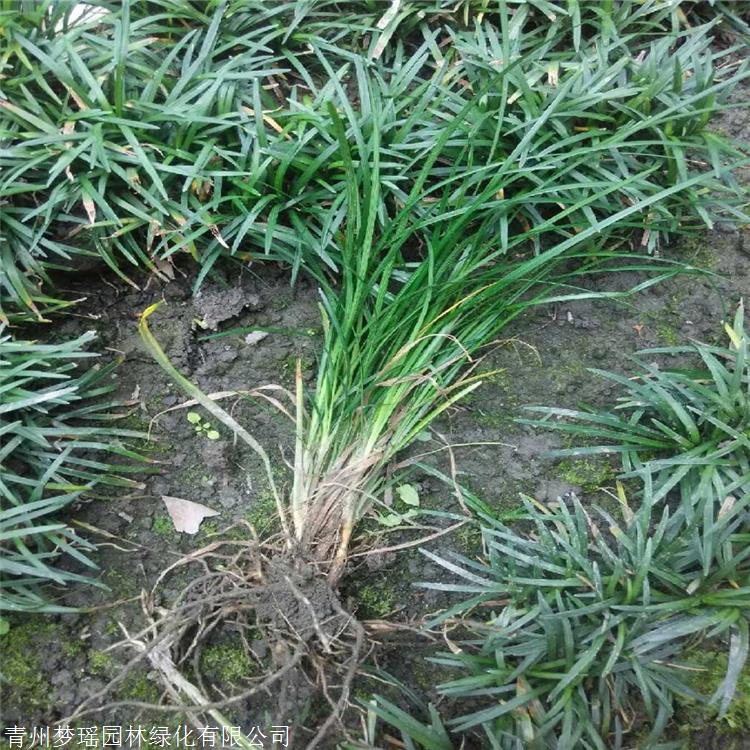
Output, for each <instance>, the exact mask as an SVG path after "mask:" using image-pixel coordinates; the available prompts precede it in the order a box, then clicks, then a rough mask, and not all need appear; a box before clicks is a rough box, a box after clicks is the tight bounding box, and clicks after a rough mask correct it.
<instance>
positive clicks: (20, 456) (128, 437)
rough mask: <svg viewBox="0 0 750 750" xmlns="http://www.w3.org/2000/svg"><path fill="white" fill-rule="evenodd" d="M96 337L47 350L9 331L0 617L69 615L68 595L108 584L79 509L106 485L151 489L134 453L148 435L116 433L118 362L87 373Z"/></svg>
mask: <svg viewBox="0 0 750 750" xmlns="http://www.w3.org/2000/svg"><path fill="white" fill-rule="evenodd" d="M93 338H94V334H93V333H87V334H84V335H82V336H80V337H79V338H77V339H73V340H70V341H62V342H59V343H56V344H40V343H37V342H34V341H24V340H21V339H15V338H13V337H12V336H10V335H9V334H8V333H6V332H4V331H2V330H0V435H2V444H1V446H0V498H1V499H2V503H1V505H0V611H11V612H61V611H69V609H70V608H69V607H66V606H64V604H61V603H59V601H58V600H59V599H60V597H61V595H62V594H63V593H64V591H65V587H67V586H69V585H70V584H73V583H79V582H85V583H89V584H92V585H100V584H98V582H97V581H96V579H95V578H93V577H91V575H92V574H93V573H94V571H96V570H97V566H96V563H95V562H94V561H93V559H92V556H91V553H92V552H93V551H94V550H95V547H94V545H93V544H91V543H90V542H88V541H86V540H85V539H84V538H82V537H81V536H79V535H78V534H77V533H76V532H75V531H74V529H73V527H72V526H71V525H70V523H69V522H68V519H67V518H66V516H67V515H68V514H69V511H70V505H71V504H72V503H73V502H74V501H76V500H77V499H79V498H82V497H84V496H86V495H91V493H92V492H93V491H94V490H95V488H97V487H99V488H102V489H104V488H106V487H110V488H112V489H113V490H116V491H119V492H123V491H126V490H127V489H128V488H130V489H137V488H142V487H143V485H142V484H141V483H140V482H138V481H137V480H135V479H131V478H128V476H127V475H128V474H129V473H133V472H142V471H143V470H144V463H143V462H144V461H148V458H147V457H146V456H144V455H143V454H141V453H139V452H137V451H135V450H133V449H132V448H130V447H128V443H131V442H133V441H135V440H139V439H142V438H143V437H144V436H143V434H142V433H140V432H136V431H133V430H126V429H122V428H118V427H117V426H116V423H115V420H116V418H117V417H118V416H121V415H122V413H123V407H124V404H122V403H121V402H118V401H113V400H112V399H111V397H109V396H108V394H110V393H111V392H112V391H113V390H114V387H115V386H114V384H113V383H112V382H111V380H110V379H109V377H108V376H109V375H110V374H111V372H112V369H113V367H114V366H115V364H116V363H112V364H109V365H105V366H99V365H93V366H90V367H88V368H86V369H85V368H84V367H83V365H84V363H86V362H88V360H89V359H90V358H91V357H95V356H97V355H95V354H94V353H92V352H89V351H86V347H87V346H88V344H90V343H91V341H92V340H93Z"/></svg>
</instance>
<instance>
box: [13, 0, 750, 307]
mask: <svg viewBox="0 0 750 750" xmlns="http://www.w3.org/2000/svg"><path fill="white" fill-rule="evenodd" d="M401 5H402V7H401V8H400V10H399V12H398V13H396V15H395V16H392V17H391V16H389V15H388V14H386V16H383V15H382V9H380V8H379V5H378V4H373V5H370V4H366V3H332V2H316V3H305V4H303V5H300V4H299V3H291V2H281V3H268V2H252V3H233V2H208V3H193V2H182V1H181V0H180V1H178V0H159V1H158V2H138V3H131V2H123V3H109V2H101V3H97V5H96V7H95V8H93V9H92V10H90V11H89V12H86V13H83V14H80V13H77V12H75V8H76V3H74V2H72V0H46V1H45V2H41V3H9V4H8V5H7V6H3V8H2V10H1V11H0V12H1V13H2V16H1V17H0V18H1V21H2V22H1V23H0V27H1V28H2V35H3V40H4V43H5V44H4V49H5V51H4V53H3V56H2V58H0V61H1V63H2V81H1V82H0V142H1V143H2V150H1V151H0V164H1V165H2V167H3V175H2V176H1V177H0V202H1V203H2V208H3V210H2V215H1V216H0V221H1V222H2V224H1V225H0V260H2V263H1V264H0V307H1V308H2V309H0V318H11V317H12V318H14V319H18V318H30V319H35V320H43V319H45V316H48V314H49V313H52V312H54V310H56V309H59V308H60V307H61V306H63V305H65V304H66V301H65V300H63V299H60V298H58V297H56V296H55V295H54V294H53V293H52V275H54V274H55V273H58V272H60V271H62V270H65V269H71V268H73V269H74V268H77V267H79V266H80V264H81V263H87V262H89V261H90V260H91V259H92V258H93V259H97V258H98V259H101V260H103V261H104V262H105V263H106V264H107V265H108V266H110V267H111V268H112V269H114V270H115V271H116V272H117V273H119V274H120V275H121V276H122V277H123V278H125V279H127V280H128V281H129V282H130V283H132V284H136V283H137V281H136V279H137V278H138V269H142V270H145V271H147V272H150V273H153V274H156V275H157V276H160V277H161V278H169V277H170V276H171V275H172V274H173V273H174V270H173V268H172V265H173V264H180V263H181V262H182V261H183V259H184V260H186V261H187V260H188V259H192V260H193V261H194V262H197V263H198V264H199V266H200V272H199V274H198V275H197V278H196V282H195V283H196V285H200V284H201V283H202V282H203V280H204V279H205V278H206V276H207V275H209V274H210V273H212V270H213V269H214V268H215V264H216V263H217V262H218V261H219V260H220V259H227V258H228V259H230V260H232V261H234V262H236V263H239V264H242V265H247V264H249V263H252V262H255V261H257V260H258V259H259V258H265V259H269V260H275V261H281V262H283V263H285V264H288V265H289V266H290V267H291V269H292V274H291V277H292V279H294V278H295V277H296V276H297V274H298V273H299V272H300V271H301V270H303V271H304V272H305V273H307V274H310V275H312V276H313V277H314V278H315V279H316V280H319V281H321V282H324V281H326V280H328V281H330V280H331V279H332V278H334V277H338V276H340V275H341V273H342V265H343V264H344V263H345V262H346V261H345V256H344V253H345V251H344V249H343V248H342V246H341V237H342V234H343V232H342V229H343V225H344V222H345V217H346V216H347V211H348V207H347V199H346V192H347V191H346V182H347V179H348V177H347V170H346V168H345V154H344V152H343V150H342V145H341V143H342V142H341V139H340V138H338V136H337V135H336V133H335V123H334V120H333V118H332V117H331V107H333V109H334V110H335V111H336V112H337V114H338V115H339V116H340V118H341V120H342V123H343V127H344V130H345V135H346V141H347V144H348V147H349V149H350V151H351V158H352V159H353V160H354V161H358V160H359V159H360V158H363V157H364V156H365V154H366V152H367V150H368V145H367V135H366V134H367V133H368V132H369V131H370V130H371V129H372V128H373V127H375V126H377V127H378V128H379V129H380V132H381V139H380V149H381V151H382V158H381V160H380V165H379V175H380V180H381V184H380V187H379V192H378V206H377V212H376V217H377V218H376V227H377V231H378V233H382V232H383V231H384V229H385V227H386V225H387V224H388V223H389V222H392V221H394V220H395V217H396V216H398V214H399V212H400V211H401V209H402V207H403V206H404V204H405V202H406V201H407V199H408V196H409V195H410V186H411V185H412V184H413V183H414V181H415V180H418V179H420V180H422V183H423V186H424V194H423V196H422V197H421V198H420V200H418V201H412V203H411V211H412V213H414V214H420V215H421V216H423V217H424V220H425V221H430V217H432V218H434V219H437V217H438V215H439V214H438V213H436V211H438V212H439V211H440V210H443V209H444V207H445V203H446V201H449V202H450V203H451V204H452V207H453V209H454V210H456V211H460V210H461V207H460V201H461V200H462V199H463V194H462V191H461V190H459V189H456V190H454V192H453V195H452V196H445V195H443V197H441V199H440V200H438V201H436V200H435V196H434V195H432V193H431V192H430V191H431V190H437V191H440V190H442V188H441V187H440V186H441V185H444V184H445V183H444V181H445V179H446V178H447V177H449V175H451V174H455V173H457V172H458V171H463V172H464V173H465V174H466V175H467V180H469V181H472V180H474V177H475V175H476V174H477V170H481V169H483V167H484V165H487V164H500V163H503V162H508V164H507V166H508V168H509V169H508V170H507V171H506V179H505V180H504V181H503V183H502V185H500V186H499V189H498V193H497V194H496V195H494V196H492V198H491V199H489V198H488V200H487V201H486V205H485V207H484V210H483V211H482V212H481V216H480V214H479V213H476V211H477V207H476V206H475V207H474V209H473V210H474V211H475V217H476V220H477V221H479V220H482V221H485V220H486V222H487V223H486V231H487V233H488V235H490V236H492V237H493V238H494V239H493V241H497V242H499V243H500V246H501V247H502V249H503V251H504V252H505V253H513V252H515V251H517V250H518V249H519V243H523V244H527V245H530V246H531V247H533V249H534V251H535V252H540V251H541V250H542V244H541V243H542V238H545V237H546V238H547V239H548V241H550V240H551V238H552V235H553V234H554V235H555V236H556V239H558V240H564V239H566V238H568V237H570V236H571V235H572V234H574V233H577V232H580V231H581V230H582V229H584V228H585V227H587V226H590V225H594V224H596V223H598V222H600V221H601V220H602V219H604V218H606V217H607V216H608V215H609V214H610V213H611V212H612V210H613V206H617V207H619V208H625V207H628V206H631V205H638V204H639V201H642V200H643V199H647V198H649V197H652V196H653V195H656V194H657V193H658V191H659V190H660V189H661V188H663V187H668V186H669V185H672V184H674V183H675V181H676V180H679V181H680V182H681V183H682V184H683V186H684V187H683V189H682V190H680V191H675V192H673V193H670V194H662V195H661V197H660V199H659V201H656V202H653V203H648V204H640V205H643V206H644V208H643V213H638V212H636V213H634V214H632V216H631V218H630V220H629V221H628V222H622V223H620V224H618V225H617V227H616V228H617V230H618V231H619V232H620V233H621V234H622V235H624V234H625V233H626V232H630V234H631V237H630V238H631V239H634V242H635V243H636V244H641V245H642V246H643V247H644V248H647V249H648V250H649V251H656V250H657V249H658V248H659V247H660V245H662V244H663V242H664V240H665V239H666V237H668V236H669V235H670V234H674V233H679V232H682V231H689V230H690V229H692V228H693V227H694V226H695V225H696V224H700V225H704V224H707V225H709V226H710V225H711V223H712V222H713V221H715V220H716V218H718V217H723V218H724V219H725V220H731V221H735V220H739V221H742V220H743V217H744V213H743V207H742V200H741V199H739V198H738V196H737V188H736V185H735V184H734V182H733V180H732V177H731V169H730V166H731V165H732V164H736V163H738V162H741V161H742V160H743V159H744V158H745V157H744V155H743V154H742V153H741V152H740V151H739V150H738V149H737V148H736V147H734V146H732V145H731V144H730V143H728V142H727V141H726V140H725V139H723V138H722V137H721V136H720V135H719V134H717V133H715V132H713V131H712V130H711V129H710V128H709V127H708V123H709V120H710V118H711V115H712V114H713V113H714V112H716V111H717V109H719V108H721V107H722V106H724V105H725V103H726V101H727V98H728V95H729V94H730V93H731V91H732V89H733V88H734V86H735V85H736V84H737V83H738V82H739V81H741V80H743V79H744V78H745V77H746V75H747V73H746V70H745V67H746V65H745V64H744V63H738V62H736V59H737V58H736V56H733V52H734V51H735V50H734V49H733V48H728V49H724V50H719V51H716V50H713V49H712V48H711V46H710V45H711V41H712V33H713V29H714V26H715V22H709V23H705V24H701V25H698V26H694V27H691V26H690V25H689V24H686V23H685V21H684V17H685V14H684V13H682V11H681V10H680V8H681V6H682V5H686V6H690V5H691V4H690V3H687V4H685V3H682V4H680V3H668V4H665V3H662V2H656V1H655V0H653V1H649V2H645V3H640V2H634V1H633V2H621V3H617V4H615V3H600V2H593V1H592V2H580V3H579V2H575V3H569V4H567V7H562V6H561V5H559V4H551V3H549V2H546V1H545V2H542V1H541V0H539V1H537V0H528V2H520V3H515V2H514V3H510V2H502V1H499V2H476V3H475V2H472V3H468V2H467V3H459V4H454V3H443V2H434V3H432V2H430V3H427V4H425V5H424V7H421V5H420V4H415V3H404V4H401ZM681 13H682V15H681ZM501 71H502V76H500V77H499V78H498V77H497V76H498V73H500V72H501ZM494 82H497V84H498V87H497V88H495V87H494V85H493V84H494ZM375 89H377V90H378V91H379V97H378V105H379V106H380V107H381V108H382V109H381V111H378V112H376V113H375V112H373V111H371V110H370V109H369V107H368V104H369V102H370V96H371V94H370V93H369V92H371V91H373V90H375ZM474 100H476V104H474V103H473V102H474ZM457 117H459V118H460V120H461V123H460V126H459V127H458V128H456V129H454V130H453V136H452V139H451V141H450V142H447V143H445V144H444V147H443V150H442V153H441V157H440V160H437V161H432V168H431V170H430V174H429V175H427V176H426V177H425V178H424V179H422V178H421V177H420V175H421V167H422V165H423V164H424V163H425V161H428V160H429V154H430V149H431V144H433V143H434V141H435V140H436V138H438V137H439V135H440V133H441V132H442V131H443V129H444V127H445V125H446V123H448V122H450V121H452V120H453V119H454V118H457ZM498 122H500V123H502V126H503V127H502V128H499V127H497V125H498ZM511 160H512V162H513V163H511ZM609 184H616V185H618V188H617V189H616V190H615V191H612V192H607V191H606V189H605V188H606V186H607V185H609ZM443 192H444V191H443ZM436 203H437V205H436ZM561 208H562V209H563V210H566V211H567V213H566V214H565V217H566V220H565V221H562V219H560V220H558V221H556V222H553V223H550V221H549V219H550V218H551V217H552V216H553V215H555V214H556V213H557V212H558V211H559V210H560V209H561ZM606 228H607V227H606V225H605V224H602V225H601V226H600V229H601V230H602V231H605V230H606ZM612 229H614V227H613V228H612Z"/></svg>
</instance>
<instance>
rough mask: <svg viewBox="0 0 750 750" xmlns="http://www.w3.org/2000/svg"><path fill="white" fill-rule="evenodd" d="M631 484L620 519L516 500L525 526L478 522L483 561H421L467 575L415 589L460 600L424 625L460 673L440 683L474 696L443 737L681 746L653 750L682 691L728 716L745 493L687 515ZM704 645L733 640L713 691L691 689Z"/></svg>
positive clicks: (741, 645)
mask: <svg viewBox="0 0 750 750" xmlns="http://www.w3.org/2000/svg"><path fill="white" fill-rule="evenodd" d="M641 478H642V480H643V491H642V493H641V494H640V497H639V498H638V499H639V507H638V508H637V510H633V509H632V508H631V507H630V505H629V504H628V501H627V498H626V495H625V492H624V490H623V488H622V486H621V485H620V486H618V499H619V501H620V509H619V512H617V513H615V514H613V513H610V512H609V511H605V510H603V509H601V508H598V507H594V508H588V509H587V508H584V506H583V505H582V504H581V503H580V502H579V501H578V500H577V498H575V497H572V498H568V499H558V501H557V502H555V503H551V504H549V505H543V504H541V503H538V502H536V501H534V500H532V499H530V498H524V499H523V500H524V506H525V509H526V515H525V518H524V520H523V522H522V523H521V524H520V525H514V526H513V527H508V526H506V525H504V524H503V523H501V522H499V521H497V520H496V519H494V518H493V517H492V516H491V515H486V514H485V515H484V517H483V519H482V522H483V543H484V549H485V551H486V552H485V557H484V559H482V560H480V561H477V560H471V559H468V558H466V557H462V556H460V555H457V554H454V555H452V556H451V557H450V559H447V558H444V557H441V556H438V555H435V554H432V553H427V552H425V554H427V555H428V556H429V557H430V559H432V560H434V561H435V562H437V563H438V564H439V565H441V566H443V567H444V568H446V569H447V570H448V571H450V572H451V573H453V574H455V575H457V576H458V577H459V578H460V579H462V580H461V581H460V582H459V583H440V584H424V585H425V586H428V587H431V588H437V589H441V590H449V591H456V592H461V593H464V594H469V595H470V596H469V598H467V599H465V600H464V601H462V602H461V603H459V604H457V605H454V606H453V607H451V608H450V609H449V610H447V611H446V612H444V613H443V614H442V615H440V617H439V618H437V619H435V620H434V621H433V622H432V623H430V627H437V626H439V625H441V624H442V625H444V626H445V625H446V624H447V623H450V625H451V630H452V634H451V640H452V641H453V645H454V648H453V649H452V652H451V653H446V654H443V655H440V656H438V657H435V658H434V661H436V662H437V663H439V664H442V665H444V666H446V667H448V668H450V669H453V670H456V672H458V673H459V676H458V677H457V678H456V679H455V680H453V681H451V682H446V683H444V684H442V685H439V686H438V690H439V691H440V692H441V693H442V694H443V695H444V696H450V697H452V698H460V699H462V703H461V705H467V704H465V703H463V701H465V700H468V699H471V700H472V706H473V707H472V709H471V710H470V711H468V712H466V713H464V714H463V715H461V716H458V717H454V718H451V719H450V720H449V721H447V722H446V724H447V726H448V727H449V728H450V729H452V730H453V731H455V732H458V733H466V732H469V733H473V734H474V735H476V734H477V733H479V734H480V735H482V736H483V737H484V741H485V742H486V743H488V746H490V747H497V748H502V749H503V750H505V749H506V748H507V750H511V748H517V747H519V745H518V743H519V741H520V742H522V743H524V746H526V747H534V748H566V749H567V748H571V749H572V748H585V749H586V750H588V749H592V750H593V749H595V750H607V749H608V748H624V747H631V746H632V742H634V741H637V743H638V746H639V747H646V748H652V747H677V746H681V745H670V744H666V745H664V744H659V741H660V740H661V739H663V738H664V733H665V730H666V728H667V726H668V723H669V720H670V718H671V716H672V713H673V709H674V702H675V698H676V697H677V696H685V697H689V698H691V699H695V700H703V701H706V700H709V701H711V702H715V703H717V704H719V711H720V715H721V714H723V713H725V712H726V710H727V709H728V707H729V704H730V702H731V700H732V698H733V696H734V693H735V688H736V684H737V679H738V676H739V674H740V672H741V671H742V668H743V666H744V664H745V661H746V659H747V654H748V619H747V613H748V606H749V605H750V567H749V564H748V557H749V556H750V552H749V551H748V549H747V547H746V546H745V544H746V540H747V535H748V530H749V529H750V526H749V525H748V522H749V520H750V516H748V502H750V496H749V495H747V494H745V495H743V496H742V497H741V498H739V499H735V498H733V499H732V502H730V503H726V504H725V506H724V507H723V508H722V509H721V512H718V513H717V512H713V510H712V508H713V506H712V498H710V497H706V498H704V500H703V503H702V508H701V511H705V512H701V513H697V514H695V516H694V517H692V518H689V517H688V515H687V514H685V512H684V510H683V509H682V508H678V509H677V510H676V511H674V512H671V511H670V509H669V507H667V506H665V505H664V504H662V503H660V502H658V501H655V500H654V494H653V484H652V481H651V479H652V478H651V476H650V475H649V474H648V473H647V472H646V473H644V474H642V475H641ZM699 539H700V540H702V541H703V542H705V543H699V542H698V540H699ZM708 638H712V639H721V638H724V639H725V642H728V644H729V649H728V650H729V654H728V667H727V672H726V674H725V676H724V679H723V680H722V682H721V684H720V685H719V687H718V689H717V691H716V693H715V694H714V695H711V696H701V695H698V694H697V693H696V692H695V690H694V689H693V688H692V687H691V684H694V681H693V679H692V678H693V676H694V671H693V666H692V665H691V664H690V662H689V659H688V654H689V652H690V650H691V649H692V648H695V646H696V645H697V644H701V643H703V642H704V641H705V640H706V639H708ZM377 713H378V715H379V716H381V718H384V719H385V720H386V721H388V722H389V723H390V724H392V725H393V726H396V727H397V728H399V729H401V730H402V731H403V732H404V733H405V734H406V735H407V736H408V735H409V733H410V732H411V731H412V730H413V726H411V725H410V724H409V722H408V721H405V720H404V717H403V716H399V715H397V714H394V712H393V711H389V710H387V709H386V710H383V709H380V710H378V711H377ZM434 728H435V723H434V722H433V727H432V730H433V732H432V736H434ZM423 729H426V727H423ZM424 747H425V748H436V749H437V748H442V747H444V745H443V744H439V743H437V742H426V743H424Z"/></svg>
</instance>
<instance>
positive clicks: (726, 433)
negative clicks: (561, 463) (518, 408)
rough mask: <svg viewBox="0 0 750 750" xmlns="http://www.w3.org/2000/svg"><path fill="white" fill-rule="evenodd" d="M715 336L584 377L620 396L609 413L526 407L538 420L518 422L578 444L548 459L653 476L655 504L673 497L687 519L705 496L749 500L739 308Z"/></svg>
mask: <svg viewBox="0 0 750 750" xmlns="http://www.w3.org/2000/svg"><path fill="white" fill-rule="evenodd" d="M722 333H723V334H724V335H725V336H726V339H727V342H726V344H725V345H723V346H722V345H712V344H706V343H702V342H698V341H696V342H694V343H691V344H690V345H688V346H674V347H660V348H654V349H646V350H644V351H642V352H639V353H638V355H637V356H636V357H633V358H632V359H633V361H634V362H635V364H636V366H637V371H636V372H635V373H634V374H633V375H631V376H630V377H626V376H624V375H620V374H618V373H614V372H607V371H603V370H597V369H594V370H591V372H592V373H594V374H595V375H597V376H598V377H601V378H606V379H607V380H609V381H611V382H613V383H615V384H617V386H619V388H620V389H621V393H622V395H621V396H619V397H618V399H617V404H616V406H615V407H614V408H613V409H612V410H610V411H596V410H593V409H592V410H575V409H560V408H550V407H540V406H538V407H527V409H528V410H529V411H531V412H534V413H536V414H543V415H544V417H543V418H542V419H537V420H521V421H523V422H525V423H526V424H530V425H534V426H537V427H541V428H544V429H551V430H556V431H558V432H564V433H566V434H568V435H570V436H571V438H573V439H574V440H580V441H582V443H583V444H581V445H579V446H574V447H570V448H565V449H563V450H557V451H554V452H553V454H554V455H557V456H590V455H595V454H602V453H613V454H620V455H621V456H622V468H623V471H624V472H625V473H624V476H631V475H634V474H637V473H638V472H640V471H643V470H644V469H647V470H648V471H649V472H651V473H653V474H654V477H655V478H654V482H655V486H656V490H655V499H656V500H660V499H663V498H668V497H669V496H670V492H672V491H674V492H675V493H677V494H678V495H679V497H680V498H681V501H682V503H683V505H684V507H685V509H686V512H688V513H692V512H694V511H693V510H692V509H693V508H694V507H696V506H698V507H700V506H701V504H702V502H703V499H704V498H705V497H706V496H710V497H712V498H713V499H714V500H713V502H714V505H715V508H716V509H718V508H719V507H721V505H722V503H724V502H725V501H726V499H727V498H731V497H734V496H739V497H744V496H746V495H747V494H748V493H750V359H749V358H748V334H747V331H746V329H745V325H744V305H743V303H742V302H740V304H739V305H738V306H737V311H736V314H735V316H734V320H733V322H732V324H731V325H730V324H729V323H725V324H724V328H723V331H722ZM654 356H658V357H660V358H662V359H664V358H665V356H666V357H668V358H669V359H672V360H674V359H678V360H680V366H678V367H665V366H660V365H659V364H658V363H656V362H654V361H653V359H652V358H653V357H654ZM646 358H648V359H646ZM669 359H666V362H669ZM696 512H697V511H696Z"/></svg>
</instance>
